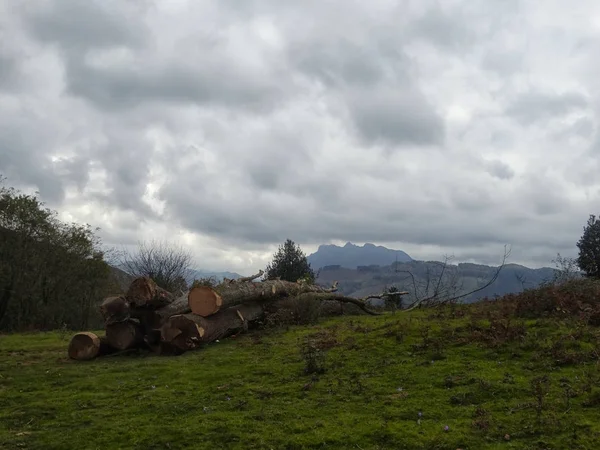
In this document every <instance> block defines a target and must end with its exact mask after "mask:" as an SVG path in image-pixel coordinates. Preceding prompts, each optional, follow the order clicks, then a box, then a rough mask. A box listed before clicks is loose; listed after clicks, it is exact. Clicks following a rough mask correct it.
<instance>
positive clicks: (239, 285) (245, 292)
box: [188, 280, 335, 317]
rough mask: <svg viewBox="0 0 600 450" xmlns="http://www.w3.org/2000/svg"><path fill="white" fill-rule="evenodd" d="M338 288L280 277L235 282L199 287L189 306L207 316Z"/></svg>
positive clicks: (192, 290) (194, 290)
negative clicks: (232, 308)
mask: <svg viewBox="0 0 600 450" xmlns="http://www.w3.org/2000/svg"><path fill="white" fill-rule="evenodd" d="M333 291H335V287H333V288H331V289H326V288H322V287H320V286H316V285H311V284H306V283H292V282H289V281H281V280H268V281H263V282H253V281H243V282H236V281H232V282H229V283H222V284H220V285H218V286H215V287H209V286H197V287H195V288H192V289H191V290H190V292H189V293H188V304H189V309H190V310H191V312H192V313H194V314H196V315H199V316H202V317H208V316H211V315H213V314H215V313H217V312H218V311H220V310H222V309H226V308H229V307H231V306H236V305H240V304H243V303H249V302H262V301H272V300H277V299H279V298H284V297H292V296H296V295H299V294H303V293H309V292H314V293H327V292H333Z"/></svg>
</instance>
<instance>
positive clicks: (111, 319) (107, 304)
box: [100, 297, 131, 325]
mask: <svg viewBox="0 0 600 450" xmlns="http://www.w3.org/2000/svg"><path fill="white" fill-rule="evenodd" d="M100 314H102V317H103V318H104V323H105V324H106V325H111V324H113V323H117V322H126V321H127V320H129V319H130V318H131V306H130V304H129V302H128V301H127V299H126V298H125V297H108V298H105V299H104V301H103V302H102V304H101V305H100Z"/></svg>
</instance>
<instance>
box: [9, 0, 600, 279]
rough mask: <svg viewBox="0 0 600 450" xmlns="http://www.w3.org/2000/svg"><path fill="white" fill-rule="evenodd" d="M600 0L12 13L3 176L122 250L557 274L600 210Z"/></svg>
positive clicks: (53, 1)
mask: <svg viewBox="0 0 600 450" xmlns="http://www.w3.org/2000/svg"><path fill="white" fill-rule="evenodd" d="M599 18H600V5H599V4H597V2H593V1H591V0H588V1H580V2H577V5H565V4H564V2H561V1H558V0H549V1H548V2H546V3H544V8H543V9H542V8H539V4H538V3H536V2H533V0H530V1H527V0H509V1H505V2H485V1H483V0H480V1H479V0H478V1H466V0H463V1H460V0H452V1H447V2H437V1H433V0H431V1H429V0H420V1H418V2H417V1H408V0H407V1H404V2H392V1H383V0H378V1H375V2H371V3H369V2H347V1H331V2H317V1H313V0H309V1H305V2H299V3H297V4H293V5H291V4H289V3H285V4H284V2H278V1H275V0H270V1H260V0H251V1H250V0H249V1H244V2H241V1H232V2H219V1H216V0H214V1H203V2H193V1H177V2H158V1H150V0H135V1H130V2H122V1H117V0H103V1H100V0H94V1H92V0H89V1H86V2H80V1H76V0H45V1H42V2H36V5H35V7H34V6H33V4H31V3H28V2H9V1H4V2H3V1H0V42H1V44H0V116H1V118H2V120H1V121H0V173H2V174H3V175H5V176H7V177H8V180H9V183H11V184H13V185H16V186H18V187H21V188H24V189H37V190H39V191H40V193H41V196H42V197H43V198H44V199H45V200H46V201H47V202H48V203H49V205H50V206H52V207H54V208H56V209H58V210H59V211H60V212H61V214H62V217H63V218H65V219H68V220H76V221H82V222H88V223H90V224H93V225H94V226H99V227H101V235H102V237H103V238H104V241H105V242H106V243H107V244H113V245H114V244H123V245H132V244H135V243H136V241H138V240H140V239H151V238H155V239H163V238H164V239H171V240H177V241H179V242H180V243H182V244H185V245H188V246H190V248H191V249H193V252H194V254H195V256H196V260H197V261H196V262H197V264H198V266H199V267H203V268H211V269H215V270H220V269H229V270H237V271H239V272H243V273H250V272H252V271H253V270H255V269H258V268H261V267H264V265H265V264H266V262H267V261H268V259H269V257H270V255H271V254H272V252H273V251H274V250H275V248H276V246H277V245H278V244H279V243H281V242H283V241H284V240H285V239H286V238H288V237H289V238H291V239H293V240H295V241H296V242H298V243H300V244H301V245H302V246H303V247H304V249H305V250H306V251H308V252H310V251H313V250H315V249H316V246H317V245H318V244H321V243H330V242H333V243H343V242H346V241H352V242H355V243H363V242H374V243H378V244H384V245H388V246H392V247H396V248H401V249H403V250H405V251H406V252H408V253H409V254H410V255H411V256H413V257H414V258H417V259H440V258H441V257H442V256H443V255H444V254H454V255H455V257H456V259H457V260H463V261H467V260H468V261H475V262H483V263H495V262H498V261H499V258H500V257H501V255H502V251H503V245H504V244H505V243H506V244H511V245H512V248H513V251H512V255H511V260H512V261H514V262H519V263H524V264H527V265H530V266H541V265H550V264H551V262H550V261H551V259H552V258H553V257H555V256H556V253H557V252H560V253H561V254H563V255H567V256H574V255H575V252H576V247H575V243H576V242H577V240H578V238H579V237H580V235H581V232H582V227H583V225H584V224H585V222H586V220H587V217H588V215H589V214H592V213H598V211H596V210H595V208H597V205H598V201H599V200H600V191H599V187H600V178H599V177H598V176H597V174H598V173H599V169H600V164H599V160H600V134H599V133H598V119H597V117H598V106H599V105H600V103H599V100H600V97H599V96H598V92H600V91H599V89H598V87H599V86H598V85H599V84H600V81H599V80H600V79H598V77H597V76H596V75H597V68H596V66H597V65H598V63H597V62H596V61H597V58H595V56H596V55H597V54H598V51H599V50H600V45H599V44H598V42H600V40H599V39H598V38H599V37H600V19H599Z"/></svg>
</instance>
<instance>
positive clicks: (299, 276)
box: [264, 239, 316, 284]
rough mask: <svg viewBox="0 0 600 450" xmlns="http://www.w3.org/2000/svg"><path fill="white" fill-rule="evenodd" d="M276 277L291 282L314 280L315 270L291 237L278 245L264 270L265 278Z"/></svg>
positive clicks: (312, 281) (311, 282)
mask: <svg viewBox="0 0 600 450" xmlns="http://www.w3.org/2000/svg"><path fill="white" fill-rule="evenodd" d="M276 278H279V279H281V280H284V281H292V282H295V281H298V280H304V281H306V282H307V283H310V284H314V282H315V278H316V276H315V272H314V271H313V270H312V268H311V267H310V264H309V263H308V260H307V258H306V255H305V254H304V252H303V251H302V249H301V248H300V246H299V245H296V244H295V243H294V241H292V240H291V239H287V240H286V241H285V243H284V244H283V245H280V246H279V249H278V250H277V252H275V253H274V254H273V261H272V262H271V263H269V264H268V265H267V268H266V270H265V277H264V279H265V280H273V279H276Z"/></svg>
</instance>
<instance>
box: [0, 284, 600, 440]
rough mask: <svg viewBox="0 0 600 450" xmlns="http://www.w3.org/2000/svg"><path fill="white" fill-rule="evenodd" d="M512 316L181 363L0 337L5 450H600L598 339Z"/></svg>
mask: <svg viewBox="0 0 600 450" xmlns="http://www.w3.org/2000/svg"><path fill="white" fill-rule="evenodd" d="M585 281H589V280H585ZM585 286H587V287H585ZM589 286H590V284H589V283H588V284H584V285H580V286H578V287H577V286H573V288H572V289H583V290H585V289H589ZM544 292H549V291H544ZM557 292H562V293H563V294H562V295H564V296H568V292H569V291H568V290H563V291H560V290H559V291H557ZM590 292H593V291H588V294H589V293H590ZM578 295H579V294H578ZM542 296H543V293H540V294H539V295H537V296H532V297H529V300H531V301H534V300H539V299H541V298H542ZM590 301H591V300H590ZM513 306H514V301H513V299H511V298H507V299H501V300H497V301H489V302H483V303H477V304H473V305H455V304H448V305H447V306H442V307H438V308H424V309H421V310H413V311H410V312H408V313H403V314H396V315H392V314H386V315H384V316H379V317H370V316H359V317H352V318H348V317H340V318H335V319H329V320H327V321H324V322H321V323H319V324H317V325H314V326H310V327H307V326H302V327H299V326H294V327H291V328H290V329H289V330H288V331H285V330H284V329H280V330H270V331H269V332H268V333H266V332H265V330H261V331H258V332H255V333H250V334H247V335H241V336H238V337H237V338H236V339H226V340H223V341H221V342H220V343H215V344H211V345H208V346H206V347H205V348H203V349H202V350H199V351H194V352H188V353H186V354H184V355H182V356H179V357H177V358H166V357H154V356H151V355H150V354H147V353H143V352H141V353H139V354H138V355H137V356H136V355H131V354H128V355H126V356H115V357H110V358H104V359H97V360H95V361H93V362H90V363H81V362H72V361H68V360H67V359H66V346H67V343H68V341H67V340H62V339H61V337H60V333H57V332H54V333H35V334H16V335H8V336H0V373H1V374H2V376H1V377H0V392H2V400H3V407H2V408H1V409H0V448H31V449H37V448H40V449H41V448H48V449H58V448H60V449H65V450H69V449H79V448H132V449H164V448H171V449H180V448H195V449H213V448H227V449H242V448H243V449H268V448H287V449H301V448H328V449H348V448H362V449H377V448H379V449H392V448H410V449H451V450H454V449H457V448H462V449H482V450H484V449H497V448H536V449H538V448H552V449H555V448H569V449H585V448H596V447H597V442H598V438H599V437H600V409H599V408H598V405H599V404H600V390H599V389H598V387H597V386H598V383H599V382H600V370H599V368H598V366H597V358H598V357H597V354H598V351H599V350H600V329H599V328H597V327H591V326H589V325H588V324H586V322H585V321H582V320H580V319H579V318H578V316H577V315H575V316H573V315H562V316H561V315H553V314H552V315H546V316H543V317H540V316H535V315H534V314H533V313H532V315H531V317H528V318H526V317H519V316H518V315H517V313H516V312H515V310H514V308H513ZM533 309H535V308H533ZM199 367H202V368H203V370H198V368H199ZM115 410H118V411H119V414H115V413H114V412H115ZM157 417H159V418H160V420H158V421H157ZM149 424H151V426H149ZM446 427H448V428H447V431H446Z"/></svg>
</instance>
